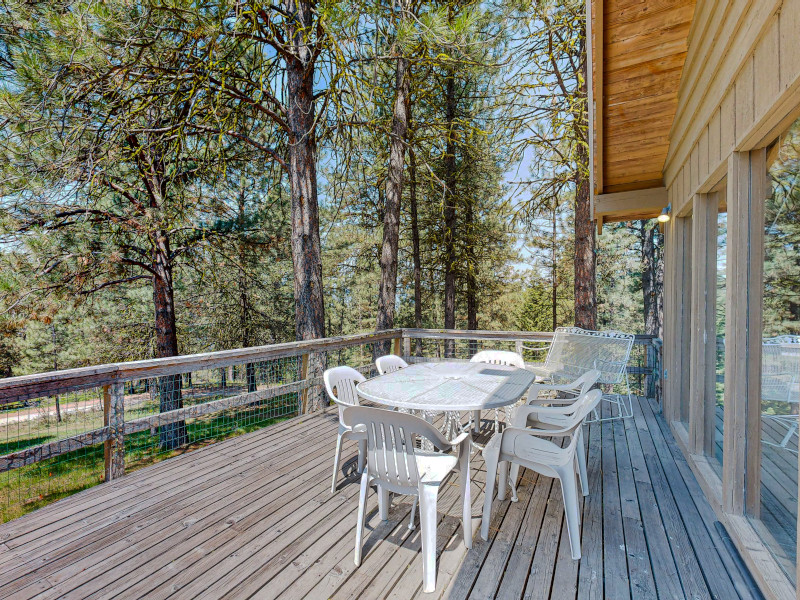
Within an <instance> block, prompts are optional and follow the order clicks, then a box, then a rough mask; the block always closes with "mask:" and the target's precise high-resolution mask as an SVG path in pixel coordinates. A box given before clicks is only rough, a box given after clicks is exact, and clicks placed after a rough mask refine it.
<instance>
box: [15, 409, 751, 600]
mask: <svg viewBox="0 0 800 600" xmlns="http://www.w3.org/2000/svg"><path fill="white" fill-rule="evenodd" d="M634 409H635V417H634V418H633V419H628V420H626V421H624V422H619V421H618V422H613V423H605V424H603V425H602V426H601V425H598V424H593V425H591V426H590V427H589V431H588V435H587V436H586V439H587V443H588V445H589V478H590V491H591V493H590V496H589V497H588V498H587V499H586V502H585V503H584V506H583V536H582V537H583V559H582V560H581V561H573V560H572V559H571V558H570V555H569V543H568V541H567V535H566V529H565V524H564V522H563V509H562V503H561V493H560V489H559V488H558V485H557V484H556V485H553V482H552V480H550V479H547V478H543V477H541V478H540V477H537V476H535V475H533V474H531V473H530V472H528V471H523V472H522V475H521V476H522V479H523V482H522V484H521V487H520V488H519V502H517V503H513V504H512V503H510V502H508V501H506V502H502V503H500V502H495V506H494V512H493V520H492V524H491V540H490V541H489V542H483V541H482V540H480V538H479V537H478V536H476V538H475V540H476V541H475V546H474V548H473V550H471V551H469V552H467V551H466V550H465V549H464V546H463V543H462V533H461V528H460V517H459V516H458V513H459V508H458V486H457V482H456V481H453V482H452V485H448V486H445V487H443V488H442V491H441V493H440V499H439V509H440V514H439V516H440V521H439V528H438V543H439V550H440V556H439V561H438V565H437V566H438V577H437V591H436V594H430V595H428V594H422V592H421V583H422V576H421V567H422V565H421V559H420V556H419V547H420V543H419V528H417V530H415V531H409V530H408V528H407V526H406V525H407V518H408V514H409V511H410V509H411V502H410V498H405V497H400V498H395V499H394V500H393V505H392V510H391V512H390V519H389V521H387V522H381V521H380V520H379V517H378V511H377V498H376V495H375V494H374V493H371V494H370V496H369V507H368V524H367V531H366V545H365V558H364V561H363V563H362V566H361V567H359V568H356V567H355V565H354V564H353V544H354V537H355V531H354V530H355V522H356V509H357V505H358V485H357V481H356V476H355V474H354V463H355V445H354V444H352V443H350V444H348V445H346V446H345V452H344V455H343V458H344V459H348V458H349V460H348V461H347V463H346V464H345V470H346V472H347V473H348V474H349V476H348V477H347V478H345V479H340V482H339V486H338V489H337V492H336V493H335V494H331V493H330V476H331V467H332V462H333V450H334V445H335V442H336V414H335V413H334V412H332V411H328V412H325V413H320V414H315V415H311V416H307V417H303V418H297V419H293V420H290V421H286V422H284V423H281V424H279V425H275V426H272V427H269V428H266V429H263V430H261V431H258V432H255V433H251V434H248V435H244V436H241V437H238V438H234V439H230V440H227V441H224V442H221V443H218V444H215V445H213V446H209V447H207V448H204V449H202V450H198V451H196V452H192V453H189V454H185V455H182V456H179V457H176V458H173V459H170V460H168V461H166V462H164V463H160V464H157V465H154V466H152V467H149V468H146V469H142V470H141V471H137V472H135V473H132V474H131V475H128V476H126V477H124V478H122V479H119V480H116V481H113V482H110V483H108V484H104V485H100V486H97V487H95V488H92V489H89V490H87V491H85V492H82V493H80V494H76V495H75V496H72V497H70V498H67V499H65V500H62V501H60V502H57V503H55V504H52V505H50V506H48V507H46V508H43V509H41V510H38V511H36V512H34V513H32V514H29V515H27V516H24V517H22V518H20V519H17V520H15V521H12V522H9V523H6V524H4V525H2V526H0V597H2V598H10V597H13V598H32V597H37V598H86V597H91V598H112V597H116V598H144V597H146V598H148V599H155V598H166V597H175V598H195V597H197V598H221V597H227V598H248V597H256V598H277V597H281V598H330V597H335V598H345V597H360V598H402V599H406V598H412V597H430V598H436V597H446V598H466V597H475V598H503V599H506V598H522V597H525V598H554V599H558V600H561V599H568V598H581V599H583V598H608V599H613V600H618V599H624V598H631V597H633V598H653V599H655V598H657V597H658V598H724V599H726V600H727V599H733V598H739V597H741V598H749V597H750V596H749V595H748V594H747V588H746V586H745V583H744V579H743V577H742V575H741V573H740V572H739V571H738V568H737V566H736V563H735V562H734V560H733V559H732V557H731V556H730V555H729V554H728V552H727V550H726V547H725V546H724V544H723V542H722V540H721V538H720V536H719V535H718V533H717V530H716V528H715V526H714V520H715V519H714V513H713V511H712V509H711V507H710V506H709V505H708V504H707V503H706V501H705V500H704V499H703V496H702V493H701V491H700V488H699V486H698V484H697V482H696V481H695V479H694V476H693V475H692V473H691V471H690V469H689V467H688V465H687V464H686V462H685V461H684V460H683V458H682V455H681V453H680V451H679V449H678V448H677V446H676V445H675V443H674V441H673V439H672V436H671V434H670V432H669V430H668V428H667V426H666V424H665V422H664V420H663V419H662V418H661V416H660V415H659V414H657V413H656V412H655V405H654V404H653V403H652V401H648V400H644V399H642V400H641V401H640V402H635V403H634ZM472 466H473V485H474V487H473V499H474V505H473V515H475V517H476V518H475V519H474V526H475V528H477V527H478V525H479V519H478V518H477V516H478V515H479V514H480V510H481V507H482V503H483V487H484V485H483V482H484V477H485V470H484V468H483V461H482V460H481V457H480V455H479V454H478V455H476V456H475V457H474V459H473V463H472Z"/></svg>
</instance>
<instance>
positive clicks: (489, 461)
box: [481, 453, 499, 541]
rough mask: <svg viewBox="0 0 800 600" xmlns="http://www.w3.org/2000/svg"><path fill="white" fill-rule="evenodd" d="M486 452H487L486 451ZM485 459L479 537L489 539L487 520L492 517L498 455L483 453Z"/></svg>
mask: <svg viewBox="0 0 800 600" xmlns="http://www.w3.org/2000/svg"><path fill="white" fill-rule="evenodd" d="M487 454H488V453H487ZM484 459H485V461H486V489H485V490H484V496H483V516H482V518H481V537H482V538H483V539H484V540H487V541H488V540H489V522H490V521H491V518H492V499H493V496H494V484H495V479H496V478H497V461H498V459H499V455H495V456H492V455H491V454H490V455H488V456H486V455H484Z"/></svg>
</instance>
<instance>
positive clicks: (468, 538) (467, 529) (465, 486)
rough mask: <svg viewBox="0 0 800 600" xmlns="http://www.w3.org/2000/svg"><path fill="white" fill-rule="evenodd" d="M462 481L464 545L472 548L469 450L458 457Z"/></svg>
mask: <svg viewBox="0 0 800 600" xmlns="http://www.w3.org/2000/svg"><path fill="white" fill-rule="evenodd" d="M458 461H459V469H458V470H459V474H458V477H459V480H460V481H461V522H462V524H463V527H464V546H466V547H467V548H472V494H471V491H470V473H469V450H466V451H464V452H463V453H462V454H461V456H459V457H458Z"/></svg>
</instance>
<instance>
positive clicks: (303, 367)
mask: <svg viewBox="0 0 800 600" xmlns="http://www.w3.org/2000/svg"><path fill="white" fill-rule="evenodd" d="M309 358H310V355H309V354H308V353H306V354H303V355H302V356H301V357H300V381H305V380H306V379H308V361H309ZM306 412H308V385H306V386H304V387H303V390H302V391H301V392H300V414H301V415H304V414H306Z"/></svg>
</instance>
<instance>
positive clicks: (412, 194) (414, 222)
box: [408, 148, 422, 356]
mask: <svg viewBox="0 0 800 600" xmlns="http://www.w3.org/2000/svg"><path fill="white" fill-rule="evenodd" d="M408 175H409V179H410V181H409V190H408V191H409V202H410V203H411V253H412V254H413V255H414V256H413V260H414V327H416V328H417V329H422V260H421V257H420V254H419V214H418V211H417V157H416V155H415V154H414V150H413V149H411V148H409V151H408ZM414 353H415V354H416V355H417V356H422V339H421V338H416V339H415V340H414Z"/></svg>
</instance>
